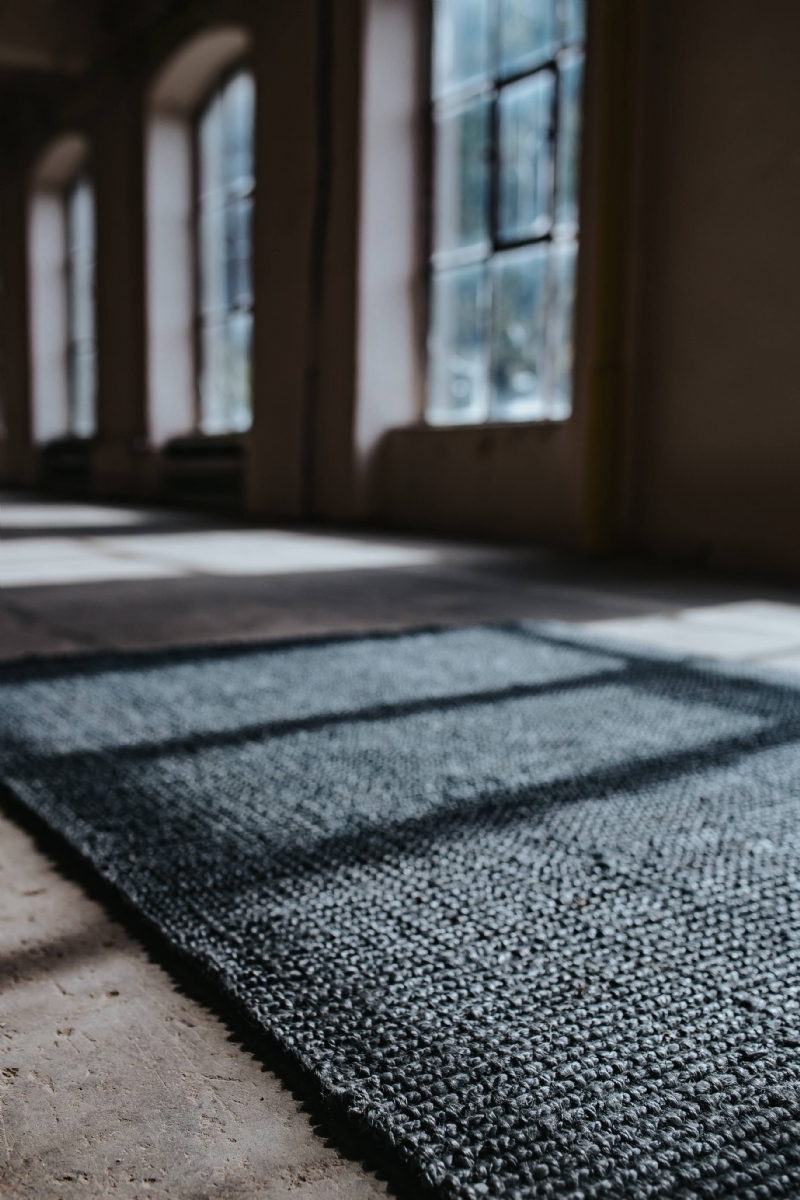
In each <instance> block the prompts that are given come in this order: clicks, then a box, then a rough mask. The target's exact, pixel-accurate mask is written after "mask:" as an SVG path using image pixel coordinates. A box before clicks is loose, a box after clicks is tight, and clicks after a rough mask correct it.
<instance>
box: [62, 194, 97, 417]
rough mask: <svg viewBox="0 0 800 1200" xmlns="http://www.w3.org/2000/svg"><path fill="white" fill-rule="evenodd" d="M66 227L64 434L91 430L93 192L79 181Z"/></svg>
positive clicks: (69, 203)
mask: <svg viewBox="0 0 800 1200" xmlns="http://www.w3.org/2000/svg"><path fill="white" fill-rule="evenodd" d="M66 226H67V246H66V252H67V262H66V266H67V394H68V403H69V432H70V433H71V434H73V435H74V436H75V437H91V436H92V434H93V433H94V432H95V425H96V416H95V393H96V387H97V384H96V348H95V312H94V305H95V298H94V270H95V217H94V192H93V189H92V185H91V183H90V182H89V180H88V179H86V178H81V179H79V180H78V181H77V182H76V183H75V184H74V185H73V187H72V188H71V189H70V191H69V192H68V193H67V199H66Z"/></svg>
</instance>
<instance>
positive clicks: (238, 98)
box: [197, 70, 255, 433]
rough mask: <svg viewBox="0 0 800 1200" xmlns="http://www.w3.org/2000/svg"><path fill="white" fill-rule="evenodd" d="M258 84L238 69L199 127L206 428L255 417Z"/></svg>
mask: <svg viewBox="0 0 800 1200" xmlns="http://www.w3.org/2000/svg"><path fill="white" fill-rule="evenodd" d="M254 107H255V82H254V79H253V76H252V74H251V73H250V72H249V71H247V70H240V71H237V72H236V74H235V75H233V76H231V77H229V78H228V79H227V80H226V82H225V83H224V84H223V85H222V86H221V87H220V88H219V89H218V90H217V91H216V92H215V93H214V95H213V96H212V97H211V99H210V101H209V102H208V104H207V105H206V107H205V109H204V110H203V112H202V114H201V116H200V121H199V126H198V139H197V142H198V170H197V180H198V205H197V208H198V220H197V230H198V256H197V257H198V266H199V280H198V326H199V328H198V352H199V367H200V369H199V376H198V378H199V388H198V391H199V421H198V424H199V426H200V429H201V430H202V431H203V433H234V432H240V431H243V430H245V429H248V428H249V426H250V422H251V412H252V405H251V386H250V375H251V372H250V357H251V355H250V347H251V340H252V330H253V289H252V271H251V226H252V214H253V199H254V185H255V180H254V174H253V120H254Z"/></svg>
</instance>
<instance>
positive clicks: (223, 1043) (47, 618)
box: [0, 497, 800, 1200]
mask: <svg viewBox="0 0 800 1200" xmlns="http://www.w3.org/2000/svg"><path fill="white" fill-rule="evenodd" d="M0 532H1V533H2V545H1V546H0V589H1V590H0V659H5V660H12V659H15V658H19V657H24V656H26V655H29V654H57V653H76V652H77V653H80V652H83V651H86V650H90V649H100V648H114V647H116V648H121V649H135V648H145V647H148V646H149V647H155V646H168V645H176V644H184V645H185V644H193V643H200V642H217V641H230V640H241V641H248V640H257V639H261V638H268V637H286V636H300V635H304V634H309V633H312V634H320V633H327V632H352V631H358V630H366V629H396V628H404V627H409V626H422V625H430V624H437V625H440V624H460V623H469V622H474V621H491V620H509V619H516V618H520V617H534V618H543V619H548V618H558V619H562V620H568V621H573V622H575V623H577V624H579V625H581V626H583V627H585V628H589V629H593V630H595V631H597V632H601V633H603V634H605V635H606V636H621V637H624V638H627V639H635V640H638V641H640V642H642V643H645V644H648V643H649V644H653V645H660V646H665V647H668V648H671V649H677V650H681V651H686V652H688V653H695V654H703V653H705V654H709V655H713V656H716V657H720V658H725V659H730V660H734V661H737V660H738V661H746V662H757V663H763V664H765V665H769V666H771V667H775V668H777V669H784V670H800V592H792V591H787V590H781V589H776V588H770V589H764V588H760V587H755V586H754V585H750V584H746V583H744V584H742V583H738V584H737V583H730V582H725V581H720V580H712V579H708V578H705V579H704V578H700V577H694V578H692V577H689V576H677V575H674V574H665V573H663V572H658V571H653V570H646V569H644V568H639V567H627V568H624V567H622V566H619V565H618V566H616V567H608V566H600V565H594V566H592V565H589V564H586V563H582V562H579V561H577V560H574V559H570V558H567V557H563V556H562V557H557V556H554V555H551V554H548V553H546V552H537V551H527V550H519V549H496V548H495V549H492V548H486V547H480V546H469V545H462V544H448V543H443V542H435V541H430V540H428V541H425V540H421V539H409V538H397V537H385V536H381V535H377V534H372V535H361V536H357V537H356V536H353V535H339V536H336V537H333V536H330V535H327V534H320V533H317V534H308V533H302V532H295V533H292V532H289V531H280V530H272V531H266V530H256V529H253V528H247V529H245V528H241V529H236V528H234V527H231V526H226V525H224V524H222V523H218V522H217V523H214V522H209V521H206V520H203V519H200V518H192V517H185V516H175V515H174V514H164V513H151V512H146V511H138V510H130V509H121V508H115V507H113V506H112V507H100V506H89V505H69V504H53V503H46V502H37V503H33V502H31V501H30V500H29V499H26V498H24V497H16V498H15V497H5V498H4V499H3V500H2V501H1V502H0ZM385 1192H386V1184H385V1183H384V1182H382V1181H380V1180H379V1179H378V1178H377V1177H376V1176H375V1175H374V1174H372V1173H371V1172H370V1171H369V1170H367V1169H365V1168H364V1167H363V1166H361V1165H359V1163H358V1162H356V1161H354V1160H352V1159H347V1158H344V1157H342V1156H341V1155H340V1154H339V1152H338V1151H337V1149H335V1148H334V1147H333V1146H332V1145H329V1144H327V1143H326V1142H325V1141H323V1139H322V1138H320V1137H318V1136H317V1134H316V1133H315V1132H314V1131H313V1129H312V1126H311V1123H310V1121H309V1118H308V1116H307V1115H306V1114H305V1113H304V1112H303V1111H301V1110H300V1108H299V1105H298V1103H297V1102H296V1101H295V1100H294V1099H293V1097H292V1095H291V1093H290V1092H289V1091H287V1090H286V1089H285V1088H283V1087H282V1085H281V1084H280V1082H279V1081H278V1080H277V1079H276V1078H275V1077H274V1076H273V1075H272V1074H271V1073H270V1072H268V1071H264V1070H263V1069H262V1067H261V1065H260V1064H259V1063H258V1062H257V1061H255V1060H254V1059H253V1058H252V1057H251V1056H250V1055H249V1054H248V1053H246V1052H245V1051H244V1050H242V1049H241V1048H240V1046H239V1044H238V1043H237V1042H235V1041H232V1040H230V1039H229V1035H228V1032H227V1030H226V1027H225V1026H224V1025H223V1023H222V1022H221V1021H219V1020H218V1019H217V1017H215V1016H214V1015H213V1014H212V1013H211V1012H209V1011H208V1010H207V1009H206V1008H205V1007H204V1006H203V1005H202V1004H199V1003H196V1002H195V1001H193V1000H190V999H188V998H187V997H186V996H184V995H183V994H182V993H181V992H180V991H179V990H178V989H176V987H175V986H174V984H173V982H172V980H171V979H170V977H169V975H168V974H167V973H166V972H165V971H164V970H162V969H161V967H159V966H157V965H155V964H154V963H153V962H151V961H150V960H149V958H148V956H147V954H146V953H145V951H144V949H143V948H142V947H141V946H140V945H139V943H138V942H137V941H136V940H135V939H133V938H132V937H131V936H129V935H128V934H127V933H126V932H125V930H124V929H123V928H122V927H121V926H120V925H119V924H118V923H117V922H115V921H114V920H113V919H111V918H110V917H109V916H108V915H107V913H106V912H105V910H104V909H103V907H102V906H101V905H99V904H98V903H97V902H96V901H95V900H93V899H91V898H89V897H88V896H87V895H86V894H85V892H84V891H83V890H82V888H81V887H79V886H78V885H77V884H76V883H74V882H72V881H71V880H70V879H68V878H66V877H65V876H64V875H63V874H61V873H60V872H59V871H58V869H57V868H56V867H55V866H54V865H53V864H52V863H51V862H50V861H49V860H48V859H47V858H46V857H45V856H44V855H43V854H42V853H41V852H40V851H39V850H38V849H37V848H36V847H35V846H34V844H33V843H32V841H31V839H30V838H29V836H28V835H27V834H26V833H25V832H24V831H23V830H21V829H20V828H18V827H17V825H15V824H14V823H13V822H12V821H10V820H8V819H6V818H0V1194H2V1195H4V1196H5V1195H8V1196H14V1197H25V1198H28V1197H30V1198H31V1200H33V1198H37V1200H38V1198H39V1197H41V1198H42V1200H56V1198H61V1197H64V1198H71V1197H77V1196H112V1195H113V1196H119V1197H124V1198H125V1200H133V1198H134V1197H145V1196H147V1197H162V1196H163V1197H178V1198H181V1200H184V1198H185V1200H190V1198H191V1200H200V1198H201V1197H209V1198H211V1197H214V1198H222V1197H230V1198H231V1200H234V1198H241V1200H245V1198H247V1200H251V1198H255V1197H278V1196H289V1195H293V1196H298V1197H300V1196H302V1197H306V1196H307V1197H320V1198H322V1197H329V1196H330V1197H333V1196H347V1197H348V1198H352V1200H358V1198H359V1197H364V1198H365V1200H366V1197H368V1196H376V1195H378V1194H385Z"/></svg>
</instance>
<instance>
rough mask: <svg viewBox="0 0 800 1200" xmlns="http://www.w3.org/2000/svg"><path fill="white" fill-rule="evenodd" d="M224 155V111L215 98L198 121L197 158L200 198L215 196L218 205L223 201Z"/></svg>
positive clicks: (219, 100)
mask: <svg viewBox="0 0 800 1200" xmlns="http://www.w3.org/2000/svg"><path fill="white" fill-rule="evenodd" d="M224 154H225V123H224V110H223V103H222V97H221V96H217V97H216V98H215V99H214V100H212V101H211V103H210V104H209V106H208V108H207V109H206V111H205V112H204V114H203V118H202V120H201V121H200V131H199V157H200V196H201V198H203V199H206V200H207V199H209V198H211V197H212V196H215V195H216V201H217V203H218V204H219V203H222V200H223V197H222V195H221V194H220V193H221V192H222V191H223V188H224V182H225V168H224Z"/></svg>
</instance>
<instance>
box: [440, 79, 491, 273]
mask: <svg viewBox="0 0 800 1200" xmlns="http://www.w3.org/2000/svg"><path fill="white" fill-rule="evenodd" d="M488 150H489V102H488V101H487V100H476V101H473V102H472V103H470V104H467V105H465V106H464V107H463V108H459V109H458V110H457V111H456V112H453V113H450V114H449V115H448V116H446V117H442V118H441V119H440V120H439V121H438V122H437V124H436V227H435V231H434V243H435V249H436V251H438V252H442V251H453V250H463V249H465V248H467V247H476V248H477V249H478V250H479V251H480V249H481V248H482V247H483V248H488V241H489V158H488Z"/></svg>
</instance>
